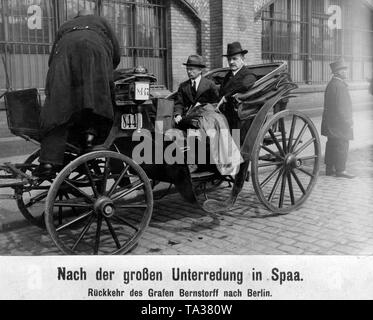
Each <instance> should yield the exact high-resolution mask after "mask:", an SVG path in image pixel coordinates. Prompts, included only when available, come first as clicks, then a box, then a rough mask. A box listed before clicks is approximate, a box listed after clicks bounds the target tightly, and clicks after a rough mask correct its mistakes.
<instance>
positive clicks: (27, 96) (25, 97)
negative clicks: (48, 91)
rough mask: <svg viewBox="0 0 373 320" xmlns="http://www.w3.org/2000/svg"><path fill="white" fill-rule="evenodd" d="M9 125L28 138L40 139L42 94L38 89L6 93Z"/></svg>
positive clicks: (13, 131)
mask: <svg viewBox="0 0 373 320" xmlns="http://www.w3.org/2000/svg"><path fill="white" fill-rule="evenodd" d="M4 100H5V110H6V115H7V121H8V127H9V130H10V132H11V133H13V134H14V135H16V136H19V137H22V138H24V139H26V140H30V139H32V140H36V141H40V140H41V136H40V122H39V119H40V110H41V102H40V94H39V91H38V89H36V88H33V89H26V90H17V91H9V92H6V93H5V95H4Z"/></svg>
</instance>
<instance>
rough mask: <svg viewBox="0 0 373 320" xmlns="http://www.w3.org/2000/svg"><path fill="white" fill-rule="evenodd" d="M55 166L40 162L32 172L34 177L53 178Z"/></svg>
mask: <svg viewBox="0 0 373 320" xmlns="http://www.w3.org/2000/svg"><path fill="white" fill-rule="evenodd" d="M56 171H57V170H56V167H55V166H54V165H53V164H51V163H41V164H40V165H39V166H38V167H37V168H36V169H35V170H34V171H33V173H32V175H33V176H34V177H37V178H43V179H53V178H55V176H56Z"/></svg>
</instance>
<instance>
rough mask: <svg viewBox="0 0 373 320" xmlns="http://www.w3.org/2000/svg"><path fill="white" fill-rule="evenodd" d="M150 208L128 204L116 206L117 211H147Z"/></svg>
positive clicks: (144, 205)
mask: <svg viewBox="0 0 373 320" xmlns="http://www.w3.org/2000/svg"><path fill="white" fill-rule="evenodd" d="M147 207H148V206H147V205H146V204H133V205H131V204H128V205H122V206H120V205H119V206H115V208H116V209H146V208H147Z"/></svg>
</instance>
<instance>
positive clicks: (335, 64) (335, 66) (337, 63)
mask: <svg viewBox="0 0 373 320" xmlns="http://www.w3.org/2000/svg"><path fill="white" fill-rule="evenodd" d="M330 68H331V69H332V72H333V73H334V72H337V71H338V70H341V69H347V68H348V67H347V65H346V64H345V62H344V61H343V60H338V61H334V62H332V63H331V64H330Z"/></svg>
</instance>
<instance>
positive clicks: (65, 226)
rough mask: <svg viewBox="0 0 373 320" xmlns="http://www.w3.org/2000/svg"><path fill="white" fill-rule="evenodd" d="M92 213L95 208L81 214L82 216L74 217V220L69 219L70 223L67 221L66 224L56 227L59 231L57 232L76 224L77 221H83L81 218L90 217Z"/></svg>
mask: <svg viewBox="0 0 373 320" xmlns="http://www.w3.org/2000/svg"><path fill="white" fill-rule="evenodd" d="M92 213H93V210H91V211H89V212H87V213H85V214H83V215H82V216H80V217H78V218H76V219H74V220H71V221H69V222H68V223H66V224H64V225H62V226H60V227H58V228H56V231H57V232H59V231H62V230H64V229H66V228H67V227H70V226H72V225H73V224H75V223H77V222H79V221H81V220H83V219H85V218H87V217H88V216H89V215H91V214H92Z"/></svg>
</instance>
